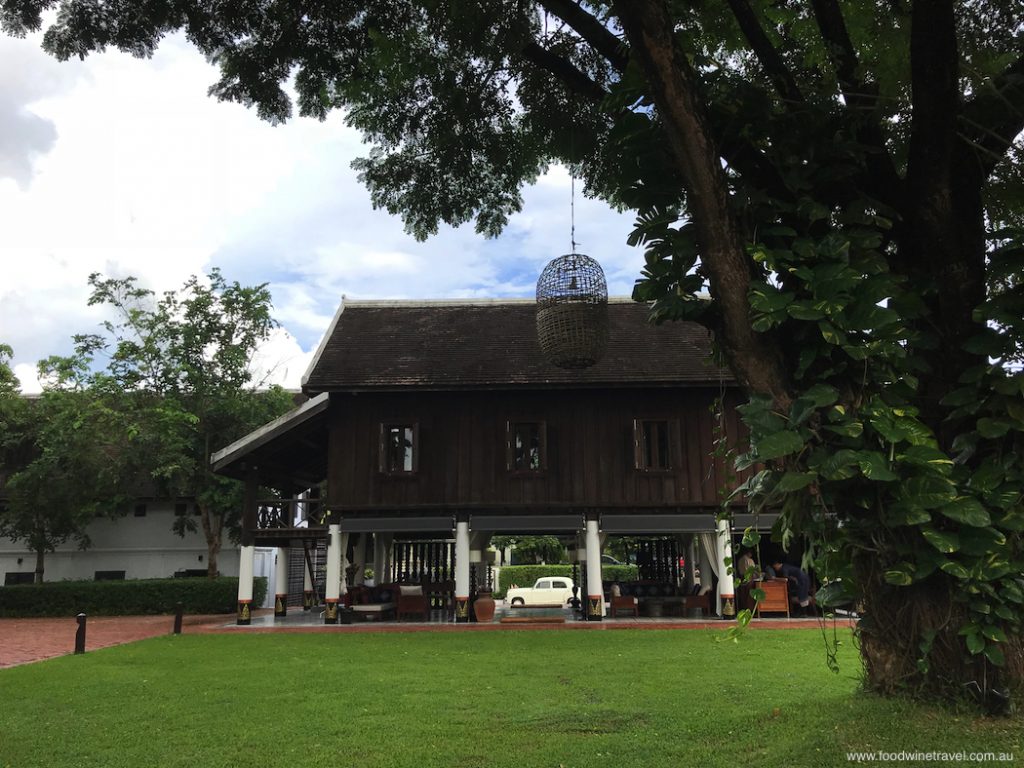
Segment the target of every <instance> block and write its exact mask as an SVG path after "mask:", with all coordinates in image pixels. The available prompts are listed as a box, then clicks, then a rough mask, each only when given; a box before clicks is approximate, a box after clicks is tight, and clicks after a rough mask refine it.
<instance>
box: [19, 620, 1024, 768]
mask: <svg viewBox="0 0 1024 768" xmlns="http://www.w3.org/2000/svg"><path fill="white" fill-rule="evenodd" d="M721 638H722V633H721V632H711V631H631V630H615V631H607V632H592V631H555V630H551V631H525V632H512V631H502V632H465V633H453V634H449V633H422V634H415V633H409V634H345V633H343V632H338V633H337V634H310V635H295V634H289V635H284V634H277V635H270V634H265V635H255V634H253V635H246V634H244V633H242V632H239V633H238V634H237V635H236V634H231V635H213V636H188V635H184V636H181V637H170V636H169V637H164V638H157V639H154V640H148V641H145V642H141V643H136V644H134V645H129V646H122V647H119V648H111V649H107V650H101V651H94V652H90V653H88V654H86V655H84V656H66V657H64V658H60V659H55V660H53V661H48V662H43V663H40V664H31V665H28V666H23V667H15V668H13V669H8V670H0V766H4V767H5V768H6V766H11V767H12V768H28V766H48V767H49V766H54V767H57V766H59V767H60V768H65V767H67V768H70V767H71V766H104V767H106V766H130V767H131V768H142V767H144V766H182V767H183V768H186V767H187V768H208V767H210V766H252V767H253V768H264V767H268V768H269V767H271V766H289V767H290V768H297V767H300V766H332V767H333V768H341V767H343V766H358V767H359V768H369V767H371V766H372V767H376V766H416V767H417V768H418V767H420V766H446V767H447V766H481V768H484V767H486V768H492V767H493V766H551V768H557V767H558V766H565V767H566V768H569V767H570V766H610V767H611V768H619V767H620V766H644V767H645V768H646V767H650V766H672V768H686V767H687V766H730V768H751V767H753V766H778V767H779V768H791V767H796V766H831V765H835V766H843V765H849V764H850V763H849V762H848V761H847V759H846V752H847V751H848V750H887V751H891V752H898V751H900V750H922V751H924V750H946V751H950V752H956V751H959V750H964V751H966V752H987V751H995V752H1013V753H1014V757H1015V761H1014V762H1012V763H1006V762H1003V763H983V764H984V765H989V766H991V765H994V764H998V765H1007V764H1011V765H1013V764H1019V765H1024V736H1022V732H1024V727H1022V726H1024V721H1022V720H1021V719H1020V718H1018V719H1015V720H1001V721H995V722H986V721H984V720H980V719H976V718H974V717H971V716H956V715H952V714H950V713H948V712H945V711H942V710H937V709H931V708H927V707H920V706H912V705H909V704H906V703H902V702H891V701H884V700H881V699H878V698H876V697H873V696H868V695H865V694H862V693H859V691H858V689H859V678H858V674H859V666H858V663H857V657H856V652H855V650H854V649H853V648H852V645H851V644H849V643H847V644H846V645H845V646H844V647H843V648H842V649H841V651H840V663H841V667H842V670H841V672H840V673H839V674H838V675H836V674H833V673H831V672H830V671H828V669H827V668H826V666H825V663H824V648H823V644H822V639H821V635H820V634H819V633H818V632H814V631H807V630H803V631H800V630H788V631H756V632H749V633H747V634H746V635H745V636H744V637H743V639H742V640H741V641H740V642H739V643H738V644H737V643H733V642H731V641H722V640H721ZM874 764H875V765H879V764H881V763H874ZM900 764H901V765H904V766H906V765H927V766H935V765H941V764H943V763H938V762H934V761H933V762H903V763H900ZM957 764H959V765H963V764H964V763H962V762H961V763H957ZM975 764H979V763H975Z"/></svg>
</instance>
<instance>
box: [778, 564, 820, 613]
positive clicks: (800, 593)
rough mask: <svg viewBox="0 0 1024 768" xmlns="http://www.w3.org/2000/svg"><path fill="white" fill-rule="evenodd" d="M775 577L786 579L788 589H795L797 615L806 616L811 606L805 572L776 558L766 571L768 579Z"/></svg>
mask: <svg viewBox="0 0 1024 768" xmlns="http://www.w3.org/2000/svg"><path fill="white" fill-rule="evenodd" d="M776 576H778V577H780V578H783V579H786V580H787V581H788V582H789V585H790V588H795V591H796V599H797V603H798V604H799V606H800V610H799V613H798V614H797V615H798V616H806V615H807V608H808V606H809V605H810V604H811V577H810V576H808V575H807V571H805V570H804V569H803V568H800V567H798V566H795V565H790V564H789V563H783V562H782V561H781V560H780V559H778V558H776V559H775V561H773V562H772V565H771V567H770V568H769V569H768V577H769V578H775V577H776Z"/></svg>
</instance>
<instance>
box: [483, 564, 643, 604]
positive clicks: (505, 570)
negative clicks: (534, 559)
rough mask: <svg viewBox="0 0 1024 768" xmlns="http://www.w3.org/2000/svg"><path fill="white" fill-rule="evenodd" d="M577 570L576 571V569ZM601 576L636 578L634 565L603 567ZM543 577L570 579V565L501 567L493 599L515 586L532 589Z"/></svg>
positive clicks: (607, 579)
mask: <svg viewBox="0 0 1024 768" xmlns="http://www.w3.org/2000/svg"><path fill="white" fill-rule="evenodd" d="M577 570H578V569H577ZM601 575H602V577H603V578H604V580H605V581H636V580H637V578H638V574H637V567H636V566H635V565H603V566H601ZM545 576H568V577H569V578H572V566H571V565H503V566H502V567H501V573H500V574H499V577H498V588H497V589H496V590H495V592H494V596H495V597H504V596H505V593H506V592H507V591H508V589H509V587H511V586H512V585H513V584H517V585H519V586H520V587H532V586H533V585H534V584H535V583H536V581H537V579H540V578H543V577H545Z"/></svg>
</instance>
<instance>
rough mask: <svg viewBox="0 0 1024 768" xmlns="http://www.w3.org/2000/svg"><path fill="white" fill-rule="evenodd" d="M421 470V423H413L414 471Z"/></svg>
mask: <svg viewBox="0 0 1024 768" xmlns="http://www.w3.org/2000/svg"><path fill="white" fill-rule="evenodd" d="M419 470H420V423H419V422H418V421H416V422H413V425H412V471H413V472H419Z"/></svg>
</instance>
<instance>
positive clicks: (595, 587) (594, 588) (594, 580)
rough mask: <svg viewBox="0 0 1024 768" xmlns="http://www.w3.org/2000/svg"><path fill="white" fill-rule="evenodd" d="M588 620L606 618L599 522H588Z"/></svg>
mask: <svg viewBox="0 0 1024 768" xmlns="http://www.w3.org/2000/svg"><path fill="white" fill-rule="evenodd" d="M586 543H587V620H588V621H600V620H601V617H602V616H604V590H603V589H602V587H601V536H600V533H599V531H598V526H597V520H589V519H588V520H587V528H586Z"/></svg>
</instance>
